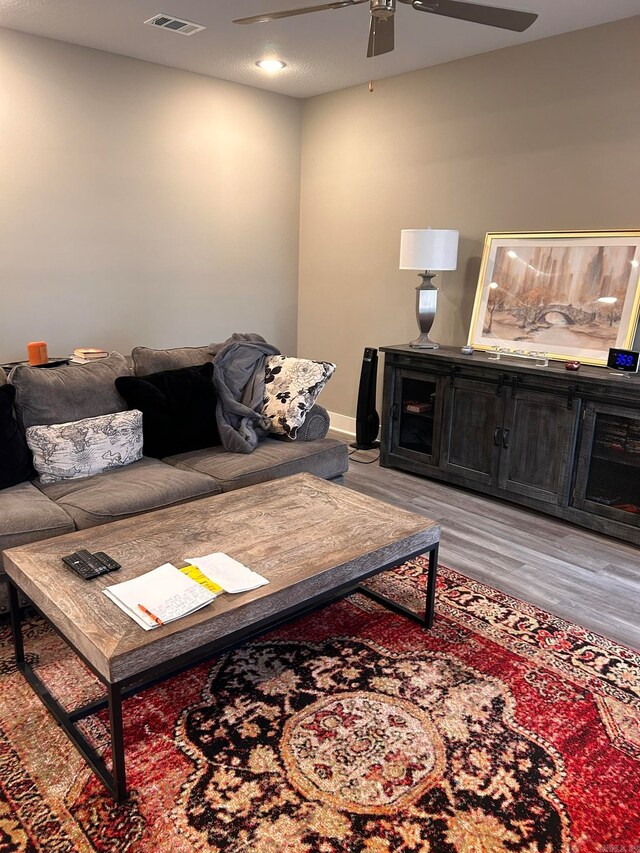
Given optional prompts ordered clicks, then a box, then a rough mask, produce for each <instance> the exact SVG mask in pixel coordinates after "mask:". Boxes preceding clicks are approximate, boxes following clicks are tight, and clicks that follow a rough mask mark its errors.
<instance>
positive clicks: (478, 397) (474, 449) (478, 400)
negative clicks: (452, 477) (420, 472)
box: [441, 379, 503, 486]
mask: <svg viewBox="0 0 640 853" xmlns="http://www.w3.org/2000/svg"><path fill="white" fill-rule="evenodd" d="M446 387H447V392H446V405H445V416H444V427H443V431H444V435H443V442H442V444H443V450H442V460H441V467H442V468H443V469H444V470H445V471H449V472H450V473H451V474H457V475H459V476H460V477H464V478H465V479H467V480H474V481H475V482H478V483H484V484H485V485H487V486H493V485H494V484H495V482H496V479H497V471H498V461H499V457H500V448H501V436H502V430H501V426H502V410H503V397H502V396H501V394H500V386H499V385H498V383H497V382H496V383H493V382H481V381H477V380H470V379H455V380H453V382H452V383H449V384H448V385H447V386H446Z"/></svg>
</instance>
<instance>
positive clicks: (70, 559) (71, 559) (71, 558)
mask: <svg viewBox="0 0 640 853" xmlns="http://www.w3.org/2000/svg"><path fill="white" fill-rule="evenodd" d="M62 562H63V563H65V565H67V566H69V568H70V569H73V571H74V572H76V574H78V575H80V577H81V578H84V580H86V581H88V580H91V578H97V577H98V576H99V575H103V574H104V573H105V572H106V571H108V569H107V568H106V566H101V568H99V569H96V568H94V567H93V566H91V565H90V564H89V563H88V562H87V561H86V560H85V559H84V557H82V555H81V554H80V553H79V552H75V553H73V554H69V555H67V556H66V557H63V558H62Z"/></svg>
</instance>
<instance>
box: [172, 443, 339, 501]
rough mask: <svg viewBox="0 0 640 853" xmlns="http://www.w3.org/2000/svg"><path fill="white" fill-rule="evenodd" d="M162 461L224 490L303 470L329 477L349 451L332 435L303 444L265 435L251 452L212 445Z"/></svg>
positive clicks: (335, 474) (337, 472)
mask: <svg viewBox="0 0 640 853" xmlns="http://www.w3.org/2000/svg"><path fill="white" fill-rule="evenodd" d="M163 461H164V462H168V463H169V464H170V465H175V466H176V467H177V468H180V469H182V470H183V471H199V472H200V473H202V474H208V475H209V476H210V477H213V478H214V480H216V482H217V483H219V485H220V487H221V488H222V491H223V492H231V491H233V490H234V489H241V488H243V487H244V486H252V485H254V483H264V482H266V481H267V480H275V479H277V478H278V477H288V476H289V475H290V474H299V473H300V472H302V471H307V472H308V473H310V474H315V475H316V476H317V477H324V478H325V479H332V478H333V477H338V476H339V475H340V474H344V472H345V471H346V470H347V468H348V467H349V453H348V448H347V445H346V444H345V443H344V442H343V441H338V440H337V439H334V438H324V439H322V440H321V441H306V442H303V443H302V444H300V443H299V442H286V441H281V440H279V439H276V438H266V439H265V440H264V441H262V442H261V443H260V444H259V445H258V446H257V447H256V449H255V450H254V451H253V453H228V452H227V451H226V450H224V448H222V447H212V448H209V449H208V450H196V451H194V452H193V453H181V454H178V455H176V456H170V457H168V458H166V459H164V460H163Z"/></svg>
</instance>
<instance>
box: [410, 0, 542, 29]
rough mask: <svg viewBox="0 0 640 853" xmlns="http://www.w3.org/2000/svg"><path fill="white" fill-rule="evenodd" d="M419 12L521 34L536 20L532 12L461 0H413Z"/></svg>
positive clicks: (413, 4)
mask: <svg viewBox="0 0 640 853" xmlns="http://www.w3.org/2000/svg"><path fill="white" fill-rule="evenodd" d="M412 6H413V8H414V9H417V10H418V11H419V12H431V14H432V15H442V16H443V17H445V18H457V19H458V20H460V21H471V22H472V23H474V24H486V25H487V26H488V27H499V28H500V29H503V30H513V32H516V33H522V32H524V31H525V30H526V29H528V28H529V27H530V26H531V24H533V22H534V21H535V20H536V19H537V17H538V16H537V15H536V14H535V13H534V12H520V11H518V10H516V9H501V8H500V7H499V6H482V5H480V4H479V3H463V2H462V0H437V2H436V0H433V2H431V0H415V2H414V3H412Z"/></svg>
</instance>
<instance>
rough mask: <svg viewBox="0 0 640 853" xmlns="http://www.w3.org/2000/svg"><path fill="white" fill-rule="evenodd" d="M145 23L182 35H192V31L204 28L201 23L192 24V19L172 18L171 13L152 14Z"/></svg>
mask: <svg viewBox="0 0 640 853" xmlns="http://www.w3.org/2000/svg"><path fill="white" fill-rule="evenodd" d="M145 24H150V25H151V26H152V27H162V28H163V29H165V30H173V32H174V33H180V34H181V35H183V36H192V35H193V34H194V33H199V32H200V30H206V29H207V28H206V27H203V26H202V24H194V23H193V21H184V20H183V19H182V18H174V17H173V16H172V15H164V14H160V15H154V16H153V18H149V20H148V21H145Z"/></svg>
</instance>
